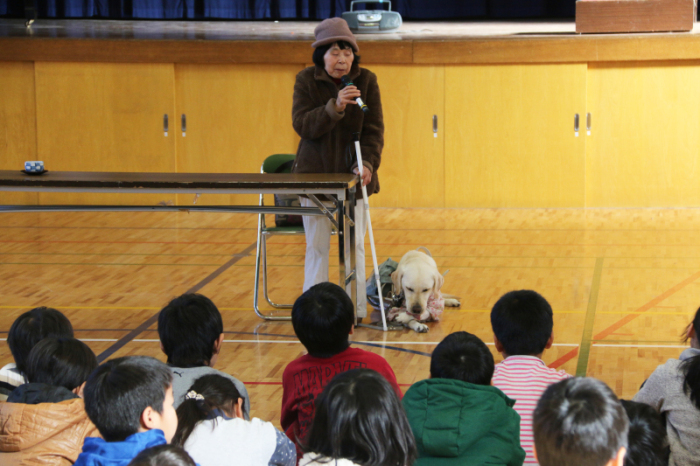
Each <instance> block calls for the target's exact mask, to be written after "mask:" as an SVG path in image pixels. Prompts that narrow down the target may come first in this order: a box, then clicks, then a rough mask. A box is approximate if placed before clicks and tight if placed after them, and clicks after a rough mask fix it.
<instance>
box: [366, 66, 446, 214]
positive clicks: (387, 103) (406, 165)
mask: <svg viewBox="0 0 700 466" xmlns="http://www.w3.org/2000/svg"><path fill="white" fill-rule="evenodd" d="M369 68H370V69H371V70H372V71H373V72H374V73H375V74H376V75H377V80H378V82H379V90H380V92H381V96H382V110H383V115H384V150H383V151H382V164H381V167H380V168H379V172H378V173H379V183H380V187H381V190H380V192H379V194H377V195H376V196H372V198H371V199H372V205H373V206H377V207H380V206H381V207H444V206H445V159H444V153H445V147H444V141H445V127H444V124H445V121H444V108H445V72H444V67H442V66H419V65H413V66H406V65H370V66H369ZM370 111H372V109H370ZM433 116H435V117H436V118H437V129H438V131H437V133H434V132H433ZM436 134H437V137H435V135H436Z"/></svg>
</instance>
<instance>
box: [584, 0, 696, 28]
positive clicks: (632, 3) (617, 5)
mask: <svg viewBox="0 0 700 466" xmlns="http://www.w3.org/2000/svg"><path fill="white" fill-rule="evenodd" d="M696 1H697V0H578V1H577V2H576V32H578V33H587V32H599V33H600V32H664V31H690V30H692V29H693V23H694V22H695V16H696V12H697V3H696Z"/></svg>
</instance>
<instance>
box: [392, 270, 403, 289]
mask: <svg viewBox="0 0 700 466" xmlns="http://www.w3.org/2000/svg"><path fill="white" fill-rule="evenodd" d="M402 278H403V270H401V267H399V268H398V269H396V270H395V271H393V272H391V281H392V282H393V283H394V293H396V294H397V295H398V294H401V292H402V291H403V289H402V288H401V279H402Z"/></svg>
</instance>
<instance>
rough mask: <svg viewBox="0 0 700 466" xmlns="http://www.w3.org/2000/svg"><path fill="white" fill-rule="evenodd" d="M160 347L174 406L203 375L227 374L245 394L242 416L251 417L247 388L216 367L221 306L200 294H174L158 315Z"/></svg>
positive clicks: (221, 331) (220, 338)
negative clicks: (170, 372) (165, 360)
mask: <svg viewBox="0 0 700 466" xmlns="http://www.w3.org/2000/svg"><path fill="white" fill-rule="evenodd" d="M158 336H159V337H160V347H161V349H162V350H163V353H165V355H166V356H167V357H168V365H169V366H170V369H171V370H172V372H173V395H174V396H175V408H177V407H178V406H180V403H182V402H183V401H185V393H186V392H187V390H188V389H189V388H190V386H191V385H192V384H193V383H194V381H195V380H196V379H198V378H200V377H201V376H203V375H207V374H218V375H222V376H224V377H228V378H229V379H231V381H232V382H233V383H234V385H236V389H237V390H238V393H240V394H241V396H242V397H243V400H244V401H243V416H244V417H245V418H246V419H249V416H250V399H249V398H248V391H247V390H246V388H245V385H243V383H242V382H240V381H239V380H238V379H236V378H235V377H233V376H231V375H229V374H226V373H225V372H221V371H218V370H216V369H214V365H215V364H216V361H217V359H218V358H219V354H220V353H221V345H222V343H223V341H224V324H223V321H222V319H221V313H220V312H219V309H217V307H216V306H215V305H214V303H213V302H212V301H211V299H209V298H207V297H206V296H203V295H201V294H194V293H190V294H184V295H182V296H180V297H179V298H175V299H173V300H172V301H170V303H168V305H167V306H165V307H164V308H163V310H161V311H160V315H159V316H158Z"/></svg>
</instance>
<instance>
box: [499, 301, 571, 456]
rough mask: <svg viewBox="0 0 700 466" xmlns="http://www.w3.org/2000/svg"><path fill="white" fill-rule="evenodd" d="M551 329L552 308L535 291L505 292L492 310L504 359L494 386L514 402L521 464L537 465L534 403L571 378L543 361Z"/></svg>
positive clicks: (550, 340)
mask: <svg viewBox="0 0 700 466" xmlns="http://www.w3.org/2000/svg"><path fill="white" fill-rule="evenodd" d="M553 326H554V321H553V319H552V307H551V306H550V305H549V303H548V302H547V300H546V299H544V297H542V296H541V295H540V294H539V293H537V292H535V291H531V290H520V291H511V292H509V293H506V294H505V295H503V296H502V297H501V299H499V300H498V301H497V302H496V304H495V305H494V306H493V309H492V310H491V327H492V329H493V335H494V336H493V340H494V343H495V345H496V351H498V352H499V353H501V355H502V356H503V361H502V362H500V363H498V364H496V367H495V371H494V375H493V385H494V386H495V387H497V388H499V389H501V391H503V392H504V393H505V394H506V395H507V396H508V397H509V398H512V399H514V400H515V406H514V409H515V411H517V413H518V414H520V445H521V446H522V448H523V449H524V450H525V453H526V455H527V456H526V457H525V463H524V464H530V465H536V464H537V459H536V458H535V457H534V455H533V453H532V447H533V444H534V440H533V436H532V413H533V411H534V410H535V407H536V406H537V401H538V400H539V399H540V396H541V395H542V393H543V392H544V391H545V390H546V389H547V387H548V386H549V385H551V384H553V383H556V382H559V381H560V380H564V379H567V378H569V377H571V376H570V375H569V374H567V373H566V372H564V371H557V370H555V369H550V368H549V367H547V365H546V364H545V363H544V361H542V353H544V351H545V350H546V349H549V348H551V347H552V343H553V341H554V334H553V332H552V328H553Z"/></svg>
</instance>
